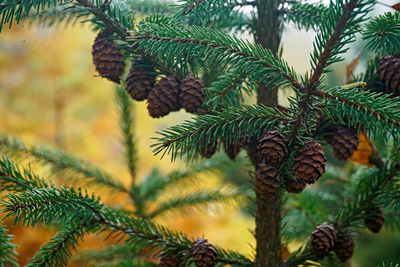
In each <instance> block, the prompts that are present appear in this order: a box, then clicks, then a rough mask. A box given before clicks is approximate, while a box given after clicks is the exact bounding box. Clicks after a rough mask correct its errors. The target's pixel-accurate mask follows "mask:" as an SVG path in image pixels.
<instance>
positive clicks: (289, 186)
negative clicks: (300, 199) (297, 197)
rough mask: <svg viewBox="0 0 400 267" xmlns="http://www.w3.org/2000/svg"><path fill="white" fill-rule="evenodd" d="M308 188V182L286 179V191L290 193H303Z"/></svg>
mask: <svg viewBox="0 0 400 267" xmlns="http://www.w3.org/2000/svg"><path fill="white" fill-rule="evenodd" d="M304 188H306V183H305V182H304V181H303V180H300V181H299V180H288V179H287V180H286V191H288V192H289V193H295V194H298V193H301V192H303V190H304Z"/></svg>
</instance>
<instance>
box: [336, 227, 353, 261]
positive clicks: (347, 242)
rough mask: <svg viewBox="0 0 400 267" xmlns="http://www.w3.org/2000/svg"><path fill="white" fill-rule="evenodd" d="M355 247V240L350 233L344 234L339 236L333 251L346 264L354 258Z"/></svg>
mask: <svg viewBox="0 0 400 267" xmlns="http://www.w3.org/2000/svg"><path fill="white" fill-rule="evenodd" d="M354 246H355V245H354V240H353V238H352V237H351V235H350V234H349V233H344V234H341V235H339V236H338V239H337V240H336V243H335V247H334V248H333V249H334V251H335V253H336V256H337V257H338V258H339V259H340V260H341V261H342V262H346V261H347V260H349V259H350V258H351V257H352V256H353V251H354Z"/></svg>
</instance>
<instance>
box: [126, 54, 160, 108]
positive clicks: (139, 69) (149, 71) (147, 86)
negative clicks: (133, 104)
mask: <svg viewBox="0 0 400 267" xmlns="http://www.w3.org/2000/svg"><path fill="white" fill-rule="evenodd" d="M149 63H150V62H146V61H145V60H144V58H142V57H140V58H138V59H136V61H135V62H133V63H132V67H131V69H130V70H129V74H128V77H127V78H126V90H127V92H128V93H129V95H130V96H131V97H132V99H135V100H137V101H142V100H145V99H146V98H147V96H148V95H149V93H150V91H151V90H152V89H153V87H154V84H155V82H156V77H155V75H154V73H155V70H154V67H153V66H151V65H150V64H149Z"/></svg>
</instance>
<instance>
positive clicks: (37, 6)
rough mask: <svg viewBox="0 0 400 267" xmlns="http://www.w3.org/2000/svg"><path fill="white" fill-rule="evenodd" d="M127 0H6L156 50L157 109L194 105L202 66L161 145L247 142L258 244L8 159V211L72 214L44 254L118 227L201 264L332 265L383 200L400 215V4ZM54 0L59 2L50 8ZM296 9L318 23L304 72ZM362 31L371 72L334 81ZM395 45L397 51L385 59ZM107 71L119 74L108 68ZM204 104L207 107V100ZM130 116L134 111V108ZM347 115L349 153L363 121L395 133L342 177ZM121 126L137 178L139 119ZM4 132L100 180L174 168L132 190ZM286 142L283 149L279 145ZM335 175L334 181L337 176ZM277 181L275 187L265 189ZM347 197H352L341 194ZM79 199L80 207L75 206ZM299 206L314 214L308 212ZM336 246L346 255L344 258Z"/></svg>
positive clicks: (151, 59)
mask: <svg viewBox="0 0 400 267" xmlns="http://www.w3.org/2000/svg"><path fill="white" fill-rule="evenodd" d="M129 3H130V4H129V5H123V4H122V3H121V2H118V1H115V2H112V3H111V4H110V3H109V2H108V1H105V2H104V3H101V2H99V1H93V2H92V1H90V0H76V1H69V0H56V1H49V0H30V1H15V0H6V1H5V2H3V3H1V4H0V15H1V16H2V20H1V22H0V26H3V24H9V25H10V26H11V25H12V23H14V21H15V22H16V23H18V22H19V21H21V20H31V21H37V20H41V21H44V24H46V22H50V24H51V23H54V22H59V21H65V20H67V21H68V22H74V21H76V20H79V19H80V18H82V17H83V18H84V19H85V21H88V22H89V23H91V24H93V26H94V28H95V29H100V30H102V31H103V32H104V31H105V32H107V33H108V34H107V38H108V39H109V41H113V43H114V42H115V43H116V44H118V45H117V49H120V50H121V51H122V52H123V53H122V54H123V55H124V56H125V58H126V60H128V59H130V58H132V57H133V58H140V59H141V60H142V59H145V60H144V61H145V62H146V63H143V66H141V71H143V69H147V70H151V72H149V73H148V74H143V72H142V73H141V75H144V77H150V78H151V79H153V78H154V76H158V78H159V79H156V80H158V82H157V83H156V84H155V85H154V87H153V89H152V90H151V91H150V93H149V96H148V100H149V107H148V108H149V112H150V115H151V116H153V117H160V116H165V115H167V114H170V112H173V111H176V110H179V109H180V108H182V99H180V97H181V93H180V90H181V88H182V83H183V81H185V80H187V79H188V77H191V75H193V77H194V78H199V77H200V78H203V80H204V81H205V82H204V85H205V86H206V87H205V88H200V84H201V83H200V82H198V83H197V82H196V83H195V82H192V84H191V85H190V87H187V88H188V89H187V91H186V92H190V95H189V94H187V95H186V98H185V99H184V101H185V103H191V105H195V106H196V111H195V112H196V115H195V116H194V117H193V118H192V119H190V120H188V121H186V122H184V123H182V124H180V125H176V126H173V127H171V128H169V129H166V130H164V131H161V132H160V133H159V136H158V137H157V141H156V143H155V144H154V145H153V151H154V154H155V155H161V156H164V155H167V154H168V155H170V156H171V157H172V159H173V160H175V159H177V158H180V157H182V158H184V159H185V160H188V161H190V160H192V159H195V158H197V157H199V156H203V157H207V158H209V157H212V156H213V154H214V152H215V151H216V150H218V149H219V148H221V147H223V146H224V147H230V146H235V147H238V148H237V149H236V150H238V149H240V148H243V150H245V151H246V152H247V157H248V158H249V160H250V161H251V163H252V165H253V167H254V171H255V172H256V170H257V172H256V175H255V176H257V177H256V178H255V179H254V185H253V186H254V187H255V188H254V192H253V194H249V200H250V201H249V208H250V211H251V214H253V215H254V216H255V222H256V228H255V231H254V235H255V240H256V249H255V257H254V258H249V257H246V256H243V255H240V254H239V253H236V252H231V251H226V250H224V249H222V248H219V247H216V246H213V245H212V244H210V243H208V242H207V241H204V240H205V239H201V240H203V241H201V243H202V244H203V245H202V246H198V245H199V244H198V241H195V240H193V239H190V238H188V237H186V236H185V235H184V234H183V233H178V232H174V231H170V230H168V229H167V228H165V227H163V226H160V225H157V224H155V223H153V222H151V220H150V219H151V218H152V217H154V216H155V215H157V214H158V213H157V212H156V213H155V214H154V213H152V214H146V213H144V210H143V206H142V210H141V206H140V205H142V203H136V204H137V206H136V207H137V214H136V215H138V216H136V217H132V216H130V215H128V214H126V213H125V212H121V211H118V210H114V209H112V208H109V207H106V206H105V205H104V204H102V203H101V202H100V200H99V199H98V198H97V197H95V196H88V195H87V194H85V193H84V192H82V191H81V190H80V189H74V188H64V187H55V186H53V185H49V184H47V183H46V182H45V181H43V180H42V179H40V178H38V177H37V176H35V175H33V174H32V172H31V171H30V170H25V171H24V172H21V171H20V170H19V169H18V168H17V167H16V166H15V165H14V164H12V163H10V161H9V160H8V159H7V158H4V159H3V160H2V172H3V173H4V174H5V175H3V176H2V177H3V181H4V182H3V184H4V185H3V188H4V189H5V190H8V191H11V192H13V191H14V192H15V191H17V192H18V193H10V194H9V195H7V197H6V199H5V200H4V211H5V213H6V216H7V217H13V218H14V219H15V221H21V222H23V223H24V224H26V225H35V224H36V223H38V222H42V223H45V224H53V223H56V222H60V221H64V222H65V221H67V222H68V224H67V225H65V228H64V229H63V230H62V231H60V232H59V234H57V236H55V237H54V238H53V239H52V240H51V241H50V242H49V243H48V244H46V245H45V246H44V247H43V248H42V249H41V251H39V252H38V254H37V255H36V256H35V258H34V259H33V260H32V265H35V264H42V265H43V264H48V265H52V266H54V265H56V266H59V265H62V264H65V263H66V259H67V257H68V256H69V255H70V253H71V252H70V249H71V248H74V247H75V246H76V243H77V242H78V240H79V239H80V238H82V237H83V236H84V235H85V234H86V233H90V232H101V231H104V230H106V229H108V230H111V231H112V232H113V233H121V234H126V235H127V236H128V241H127V244H128V245H133V246H134V247H135V249H138V250H139V251H140V249H144V248H150V249H151V250H153V253H154V254H155V255H162V256H163V257H164V256H165V257H166V256H168V255H172V256H173V257H174V258H176V259H178V261H179V263H180V265H182V266H187V265H189V264H191V263H193V262H194V263H195V264H197V266H213V265H214V264H220V265H224V264H230V265H233V266H297V265H302V264H308V263H311V262H321V263H323V264H324V262H325V260H326V261H332V260H333V261H335V260H336V261H337V262H338V261H339V260H340V259H343V258H346V259H347V258H350V257H351V255H350V256H349V253H350V254H351V252H352V250H351V252H350V251H349V250H346V249H350V247H352V246H351V245H348V243H349V242H347V241H344V240H343V238H344V237H346V238H347V239H346V240H349V238H350V239H352V238H353V237H352V235H353V234H354V232H355V231H356V230H357V229H358V228H365V227H366V226H367V227H371V225H374V229H377V227H375V226H376V225H378V224H379V226H381V224H382V223H383V222H384V220H383V218H384V217H385V216H386V215H385V212H382V211H381V209H380V207H381V208H382V207H385V208H386V209H387V210H390V213H391V214H392V216H393V217H394V218H396V217H398V215H399V212H400V208H399V207H400V202H399V199H400V198H399V192H400V190H399V186H398V182H399V177H400V176H399V174H400V173H399V172H400V165H399V157H400V155H399V153H398V149H399V141H398V137H399V133H400V112H399V110H400V98H399V97H398V96H396V90H397V86H398V84H399V83H400V82H399V80H400V75H399V73H398V70H399V68H398V66H397V65H395V64H396V62H397V61H398V57H399V52H400V51H399V47H400V16H399V13H390V12H388V13H385V14H384V15H379V16H377V17H374V18H372V19H368V14H369V12H370V11H371V10H372V9H373V7H374V5H375V4H376V2H375V1H372V0H337V1H335V2H333V1H332V2H330V4H329V5H328V6H326V5H323V4H322V3H316V4H310V3H303V2H296V1H294V2H293V1H279V0H256V1H241V0H184V1H182V3H181V5H180V6H178V7H176V6H175V7H173V8H165V7H161V5H160V4H159V3H157V2H153V1H151V2H148V5H147V6H145V5H142V4H143V2H142V1H138V0H132V1H129ZM146 3H147V2H146ZM246 6H250V7H252V8H253V12H251V14H248V13H247V12H245V11H244V10H245V9H244V7H246ZM60 9H61V10H60ZM31 10H32V11H31ZM43 10H46V11H47V10H49V11H48V12H46V13H45V14H46V15H43V13H41V11H43ZM135 10H137V11H139V12H143V13H146V12H148V11H149V13H157V14H152V15H148V16H146V17H145V18H144V19H142V20H141V21H140V22H139V23H137V24H136V25H134V24H133V21H134V11H135ZM44 16H47V17H44ZM284 22H293V23H294V24H295V25H296V26H297V27H299V28H304V29H311V28H312V29H316V30H317V35H316V37H315V41H314V46H313V47H314V51H313V52H312V54H311V70H310V71H309V72H307V73H306V74H305V75H303V76H301V75H299V74H297V73H296V71H295V70H294V69H293V68H292V67H290V66H289V64H288V63H287V62H286V61H285V60H283V59H282V58H281V57H280V55H281V35H282V31H283V28H284ZM232 31H233V32H236V33H237V32H240V31H247V32H248V33H250V34H253V35H254V40H255V43H251V42H249V41H247V40H243V39H239V38H238V37H236V36H235V35H234V34H231V32H232ZM360 31H361V34H362V39H363V40H364V43H365V47H366V48H368V49H370V50H371V51H372V52H374V56H375V58H373V59H371V62H370V64H368V66H367V69H366V70H365V72H364V73H362V74H361V75H359V76H354V75H351V76H350V79H349V81H348V83H347V84H345V85H340V86H329V85H328V84H327V82H326V80H325V77H326V73H328V72H329V71H331V70H332V66H333V64H334V63H337V62H339V61H341V60H343V57H342V56H343V53H345V52H346V51H347V50H348V45H349V44H350V43H352V42H354V41H355V40H356V37H358V36H357V35H356V33H358V32H360ZM227 32H230V33H227ZM115 48H116V46H115V45H113V49H115ZM106 50H107V51H106ZM104 52H105V53H104V54H105V56H108V57H107V59H104V62H111V63H110V64H115V60H114V59H113V58H112V56H113V55H115V54H116V53H114V52H112V51H111V52H110V51H109V50H108V49H105V51H104ZM118 55H119V54H118ZM388 55H390V56H391V57H390V62H389V61H387V60H379V59H380V58H382V57H383V56H388ZM385 59H387V57H386V58H385ZM118 60H120V57H118ZM102 62H103V61H102ZM382 62H383V63H382ZM379 64H381V65H379ZM383 64H385V65H383ZM118 66H122V65H121V64H119V65H118ZM111 67H112V66H111ZM105 69H107V68H105ZM210 73H212V75H211V74H210ZM102 76H103V77H109V75H107V73H105V74H104V73H102ZM215 76H217V77H215ZM194 78H192V79H194ZM147 84H151V83H147ZM135 86H142V85H140V84H139V83H138V85H135ZM284 88H285V89H289V90H292V91H293V93H294V96H293V97H289V99H288V100H289V105H288V106H287V107H281V106H279V105H278V97H277V94H278V91H279V90H282V89H284ZM142 89H143V88H138V90H142ZM200 89H201V90H204V91H205V98H203V94H202V93H200V91H197V90H200ZM131 90H133V89H132V88H129V91H130V92H131ZM146 90H147V89H146ZM252 94H255V95H256V98H257V104H255V105H246V104H244V103H243V102H244V96H246V95H252ZM149 98H150V99H149ZM124 99H125V100H126V98H124ZM191 101H192V102H191ZM201 102H202V103H201ZM199 103H201V105H202V106H201V108H198V109H197V107H198V106H199V105H200V104H199ZM125 104H126V103H125ZM185 106H186V104H185ZM185 108H186V107H185ZM170 116H173V113H172V114H171V115H170ZM123 121H124V123H127V122H128V124H129V118H128V117H126V118H124V119H123ZM343 127H345V128H348V129H351V133H352V134H353V135H352V136H351V135H349V134H348V133H347V132H346V140H347V141H348V142H346V143H345V144H341V143H340V142H334V143H332V142H331V144H332V146H333V147H334V149H335V151H344V150H342V149H341V148H342V147H338V146H340V145H344V146H346V147H345V148H346V155H345V156H343V155H342V154H343V153H339V154H340V159H341V160H344V159H346V158H348V156H349V155H348V154H349V153H352V152H353V150H354V147H353V146H354V144H355V143H357V142H358V141H354V140H358V139H357V136H356V135H357V134H358V135H362V134H366V135H367V136H368V138H369V139H370V140H372V141H379V140H384V143H385V145H384V146H381V147H382V148H385V149H380V151H379V152H380V153H381V154H382V155H380V154H379V153H378V150H377V149H375V148H374V146H372V145H371V149H372V153H371V155H369V158H368V165H374V166H372V167H369V168H359V169H358V171H357V172H354V173H349V174H347V175H346V176H348V177H347V178H350V179H338V178H340V177H338V174H337V173H335V171H332V170H330V169H329V168H328V167H329V161H328V162H327V163H328V165H327V166H326V155H325V148H326V146H324V147H323V146H321V144H325V141H326V140H329V136H337V135H338V134H343V133H342V132H338V129H344V128H343ZM122 128H123V129H124V135H125V136H126V140H125V145H126V155H127V157H126V158H127V163H128V167H129V168H130V171H131V173H132V176H133V177H134V176H135V167H134V166H135V163H134V162H135V153H134V150H135V149H134V142H133V141H132V132H130V130H129V129H128V128H126V127H125V126H124V125H122ZM271 131H274V132H275V133H276V132H279V134H277V135H275V137H276V136H282V138H280V139H279V140H275V139H274V138H271V139H268V146H267V147H265V146H264V145H263V144H265V143H266V142H267V141H266V140H265V139H263V138H264V136H268V132H271ZM335 133H336V135H335ZM336 139H337V138H336ZM336 139H335V140H336ZM282 140H284V141H282ZM338 140H339V139H338ZM328 143H329V142H328ZM0 144H1V147H2V150H4V151H5V153H13V152H15V153H23V154H28V155H31V156H33V157H34V158H37V159H39V160H40V161H42V162H45V163H46V164H51V165H53V166H54V167H56V168H55V170H57V171H68V172H69V171H71V172H72V171H73V172H77V173H78V174H80V175H82V176H84V177H88V178H90V179H89V181H92V182H95V183H100V184H102V185H105V186H108V187H110V188H112V189H114V190H117V191H120V192H125V193H129V194H130V195H132V193H134V192H136V191H135V190H138V187H141V186H148V187H149V188H148V190H150V189H151V190H153V191H151V190H150V192H149V194H150V195H151V194H153V193H154V192H156V191H157V190H161V189H163V188H164V187H165V180H166V179H163V180H162V182H160V181H161V180H160V181H158V180H154V181H150V182H149V183H148V184H147V185H142V184H141V185H136V184H133V186H132V189H130V190H127V189H125V188H124V187H123V186H122V185H121V184H120V183H119V182H117V180H115V179H113V178H112V177H111V176H109V175H107V174H105V173H104V172H102V171H101V170H99V169H97V168H95V167H93V166H91V165H88V164H87V163H85V162H83V161H81V160H78V159H75V158H72V157H69V156H67V155H64V154H62V153H60V152H54V151H49V150H47V149H43V148H41V147H35V146H34V147H27V146H26V145H24V144H23V143H22V142H21V141H19V140H17V139H12V138H11V139H10V138H8V137H6V136H5V137H3V138H2V140H1V142H0ZM282 147H284V152H285V153H281V152H282V151H278V150H279V149H282ZM266 148H268V149H275V150H277V151H278V152H279V153H278V152H277V153H276V154H277V155H280V156H279V160H274V161H273V162H271V160H268V158H269V157H268V156H267V155H265V149H266ZM349 148H351V149H349ZM10 151H11V152H10ZM349 151H350V152H349ZM281 155H283V156H281ZM260 170H264V171H263V172H260ZM260 173H261V174H262V175H261V174H260ZM178 176H179V175H178ZM71 177H72V175H71ZM266 179H267V180H266ZM167 180H168V179H167ZM327 181H331V182H332V183H333V184H334V185H335V186H331V185H330V184H329V185H327V184H326V182H327ZM306 183H308V184H311V183H316V184H317V185H318V187H317V188H316V189H315V190H308V189H307V188H306V190H304V191H303V193H301V194H299V195H292V194H287V192H286V191H285V189H286V190H287V191H289V192H300V191H302V190H303V188H304V187H305V186H306ZM277 185H278V186H277ZM260 186H261V187H263V188H260ZM268 186H271V187H273V188H266V187H268ZM265 192H268V197H265ZM271 192H273V193H271ZM326 196H332V197H331V198H327V197H326ZM146 197H153V195H151V196H147V195H145V196H142V198H138V201H144V200H146ZM339 199H345V201H343V203H341V201H339ZM188 202H190V201H188ZM165 205H166V207H167V208H174V207H176V206H177V205H179V201H175V202H174V201H173V200H170V202H169V203H165ZM32 207H35V208H34V209H32ZM327 207H328V208H327ZM377 208H378V209H377ZM70 209H74V210H75V212H74V213H73V214H71V213H70V212H68V211H69V210H70ZM163 209H166V208H165V207H162V206H160V207H159V211H160V212H161V211H162V210H163ZM371 210H372V211H373V212H372V211H371ZM377 210H379V212H378V211H377ZM285 211H286V212H285ZM299 216H300V217H301V216H303V217H304V216H306V217H307V218H306V219H304V218H302V219H301V220H299ZM283 222H284V223H283ZM300 222H301V223H303V224H301V225H296V226H297V227H296V230H293V224H295V223H297V224H298V223H300ZM364 223H365V224H367V225H365V224H364ZM299 226H301V227H300V228H299ZM310 228H311V229H310ZM299 236H301V237H303V238H305V240H306V241H305V243H304V246H302V247H301V248H300V249H298V250H296V251H293V252H292V253H291V254H290V256H289V257H288V258H287V259H283V255H282V251H284V249H282V248H285V244H284V243H283V242H284V241H286V238H287V239H288V240H289V239H290V238H291V237H292V238H293V237H297V238H298V237H299ZM349 236H350V237H349ZM284 238H285V239H284ZM195 248H196V249H195ZM120 249H121V250H122V249H123V248H120ZM132 250H133V249H132ZM138 250H136V251H138ZM335 250H336V253H337V254H339V255H338V257H339V258H333V255H334V252H335ZM194 251H195V253H194ZM338 251H340V252H338ZM132 257H134V256H132Z"/></svg>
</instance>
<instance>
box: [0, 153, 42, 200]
mask: <svg viewBox="0 0 400 267" xmlns="http://www.w3.org/2000/svg"><path fill="white" fill-rule="evenodd" d="M47 187H49V184H48V183H47V182H46V181H45V180H43V179H42V178H40V177H39V176H37V175H36V174H35V173H33V172H32V170H31V169H30V168H28V169H23V170H21V169H20V168H19V167H18V166H17V165H16V164H15V163H13V162H12V161H10V160H9V159H8V158H6V157H3V158H1V159H0V189H2V190H3V191H11V192H19V191H25V190H32V189H34V188H47Z"/></svg>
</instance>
